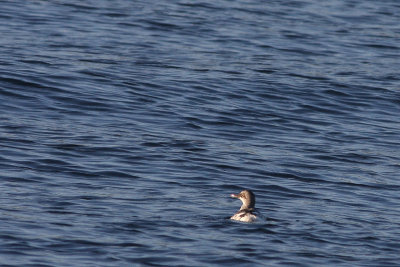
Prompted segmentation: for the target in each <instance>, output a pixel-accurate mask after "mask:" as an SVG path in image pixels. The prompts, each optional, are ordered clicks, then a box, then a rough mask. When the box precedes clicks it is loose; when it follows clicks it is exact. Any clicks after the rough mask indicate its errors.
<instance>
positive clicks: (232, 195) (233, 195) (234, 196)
mask: <svg viewBox="0 0 400 267" xmlns="http://www.w3.org/2000/svg"><path fill="white" fill-rule="evenodd" d="M231 197H233V198H239V196H238V195H237V194H231Z"/></svg>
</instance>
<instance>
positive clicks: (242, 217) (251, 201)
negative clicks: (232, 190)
mask: <svg viewBox="0 0 400 267" xmlns="http://www.w3.org/2000/svg"><path fill="white" fill-rule="evenodd" d="M231 197H234V198H238V199H240V200H241V201H242V206H241V207H240V209H239V211H238V212H236V213H235V214H234V215H233V216H232V217H231V220H235V221H241V222H253V221H254V220H255V219H256V218H257V216H256V215H255V214H254V211H255V209H254V206H255V204H256V198H255V196H254V194H253V192H251V191H250V190H243V191H242V192H240V194H231Z"/></svg>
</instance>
